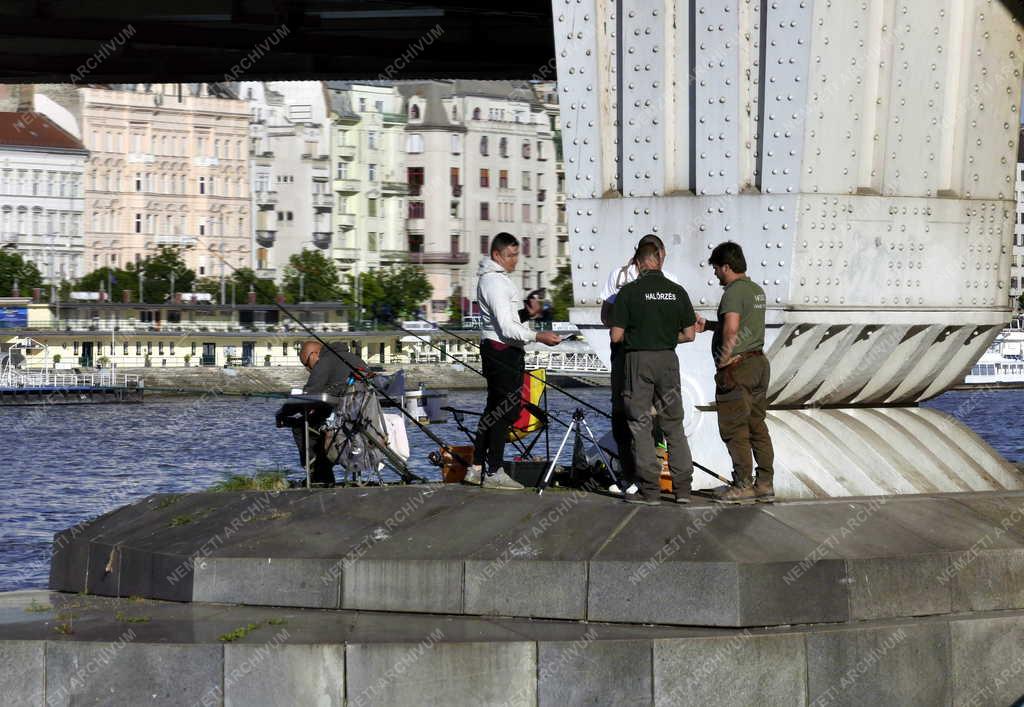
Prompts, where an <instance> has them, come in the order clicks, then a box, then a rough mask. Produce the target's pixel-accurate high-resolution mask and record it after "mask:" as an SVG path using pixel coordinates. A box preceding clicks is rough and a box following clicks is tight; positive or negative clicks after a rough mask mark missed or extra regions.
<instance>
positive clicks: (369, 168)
mask: <svg viewBox="0 0 1024 707" xmlns="http://www.w3.org/2000/svg"><path fill="white" fill-rule="evenodd" d="M366 178H367V179H369V180H370V181H371V182H376V181H377V165H375V164H368V165H366Z"/></svg>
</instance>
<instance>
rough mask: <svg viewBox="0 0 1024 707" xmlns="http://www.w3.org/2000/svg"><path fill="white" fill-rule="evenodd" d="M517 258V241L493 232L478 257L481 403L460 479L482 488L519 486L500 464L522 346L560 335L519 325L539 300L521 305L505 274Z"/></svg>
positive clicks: (515, 401) (519, 380)
mask: <svg viewBox="0 0 1024 707" xmlns="http://www.w3.org/2000/svg"><path fill="white" fill-rule="evenodd" d="M518 262H519V241H518V240H516V237H515V236H513V235H512V234H510V233H499V234H498V235H496V236H495V237H494V239H493V240H492V241H491V257H490V258H488V259H486V260H482V261H480V270H479V272H478V273H477V274H478V276H479V282H478V284H477V290H476V298H477V301H478V302H479V303H480V315H481V320H482V324H481V336H480V359H481V361H482V362H483V373H484V377H485V378H486V379H487V405H486V407H484V412H483V414H482V415H481V416H480V422H479V424H478V425H477V430H476V439H475V440H474V443H473V464H472V466H470V467H469V469H467V471H466V479H465V480H466V483H471V484H481V485H483V486H485V487H488V488H498V489H521V488H523V486H522V484H520V483H518V482H517V481H515V480H514V479H512V478H511V477H510V476H509V475H508V474H507V473H505V470H504V469H503V468H502V464H503V463H504V457H505V437H506V435H507V434H508V428H509V427H510V426H511V425H512V423H513V422H515V419H516V417H517V416H518V415H519V409H520V405H521V396H522V386H523V371H524V365H523V359H524V354H523V347H524V346H525V345H526V344H527V343H529V342H531V341H539V342H540V343H542V344H546V345H548V346H554V345H556V344H558V343H559V342H560V341H561V340H562V339H561V337H560V336H558V334H556V333H554V332H553V331H534V330H533V329H531V328H530V327H528V326H526V325H524V324H523V322H525V321H526V320H527V319H531V318H534V317H537V316H539V315H540V302H539V300H532V301H531V304H532V307H529V308H525V307H523V308H521V305H522V302H523V300H522V292H521V290H520V289H519V287H517V286H516V284H515V283H514V282H513V281H512V278H511V277H509V273H511V272H512V271H514V270H515V269H516V264H517V263H518Z"/></svg>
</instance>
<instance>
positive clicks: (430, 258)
mask: <svg viewBox="0 0 1024 707" xmlns="http://www.w3.org/2000/svg"><path fill="white" fill-rule="evenodd" d="M409 259H410V260H411V261H412V262H414V263H419V264H421V265H466V264H468V263H469V253H436V252H435V253H430V252H428V253H413V254H411V255H410V256H409Z"/></svg>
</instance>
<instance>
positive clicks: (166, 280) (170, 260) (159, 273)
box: [125, 246, 196, 303]
mask: <svg viewBox="0 0 1024 707" xmlns="http://www.w3.org/2000/svg"><path fill="white" fill-rule="evenodd" d="M172 274H173V275H174V291H175V292H191V291H192V283H193V282H195V279H196V274H195V272H193V271H192V270H190V269H189V267H188V266H187V265H186V264H185V261H184V260H183V259H182V257H181V249H179V248H175V247H168V246H160V249H159V251H158V252H157V254H156V255H151V256H149V257H147V258H146V259H145V260H143V261H142V278H143V280H142V289H143V292H144V295H145V301H146V302H150V303H159V302H163V301H164V300H166V299H167V298H168V297H169V296H170V293H171V275H172ZM135 281H136V283H138V274H137V273H136V275H135ZM125 286H126V287H128V285H125ZM137 286H138V285H137V284H136V287H137Z"/></svg>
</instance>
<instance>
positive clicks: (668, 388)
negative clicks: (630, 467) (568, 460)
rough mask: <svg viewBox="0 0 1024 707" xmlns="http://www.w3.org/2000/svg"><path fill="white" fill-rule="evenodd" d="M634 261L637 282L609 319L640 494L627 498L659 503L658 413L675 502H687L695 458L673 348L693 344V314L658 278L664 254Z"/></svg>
mask: <svg viewBox="0 0 1024 707" xmlns="http://www.w3.org/2000/svg"><path fill="white" fill-rule="evenodd" d="M635 261H636V265H637V269H638V270H639V277H637V279H636V280H634V281H633V282H631V283H629V284H628V285H625V286H624V287H623V288H622V289H621V290H619V294H618V296H617V297H616V298H615V306H614V308H613V309H612V318H611V324H612V330H611V339H612V343H619V342H622V344H623V348H624V350H625V352H626V361H625V384H624V386H623V391H622V397H623V399H624V402H625V407H626V419H627V420H628V422H629V431H630V433H631V435H632V438H633V443H632V447H633V460H634V464H635V466H636V473H637V477H638V480H639V482H640V483H639V487H640V488H639V490H638V491H637V492H636V493H627V494H626V497H625V498H626V501H628V502H629V503H642V504H645V505H651V506H656V505H658V504H659V503H661V489H660V482H659V477H660V476H661V462H660V461H659V459H658V456H657V453H656V452H655V449H654V439H653V438H652V435H651V426H652V425H653V424H654V420H653V416H652V412H656V413H657V415H658V419H659V421H660V424H661V429H662V432H663V433H664V435H665V440H666V442H668V459H669V470H670V471H671V472H672V485H673V489H674V491H675V498H676V503H686V502H688V501H689V500H690V484H691V482H692V480H693V459H692V458H691V456H690V445H689V444H687V442H686V435H685V434H684V433H683V403H682V398H681V396H680V389H679V387H680V386H679V359H678V358H677V357H676V345H677V344H679V343H683V342H687V341H693V339H694V337H695V336H696V334H695V333H694V329H695V323H696V315H695V314H694V311H693V306H692V305H691V304H690V297H689V295H687V294H686V290H684V289H683V288H682V287H680V286H679V285H677V284H676V283H674V282H672V281H671V280H669V279H668V278H666V277H665V276H664V275H663V274H662V272H661V265H662V254H661V251H660V250H659V249H658V247H657V246H656V245H653V244H647V245H642V246H640V247H639V248H637V251H636V258H635Z"/></svg>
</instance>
